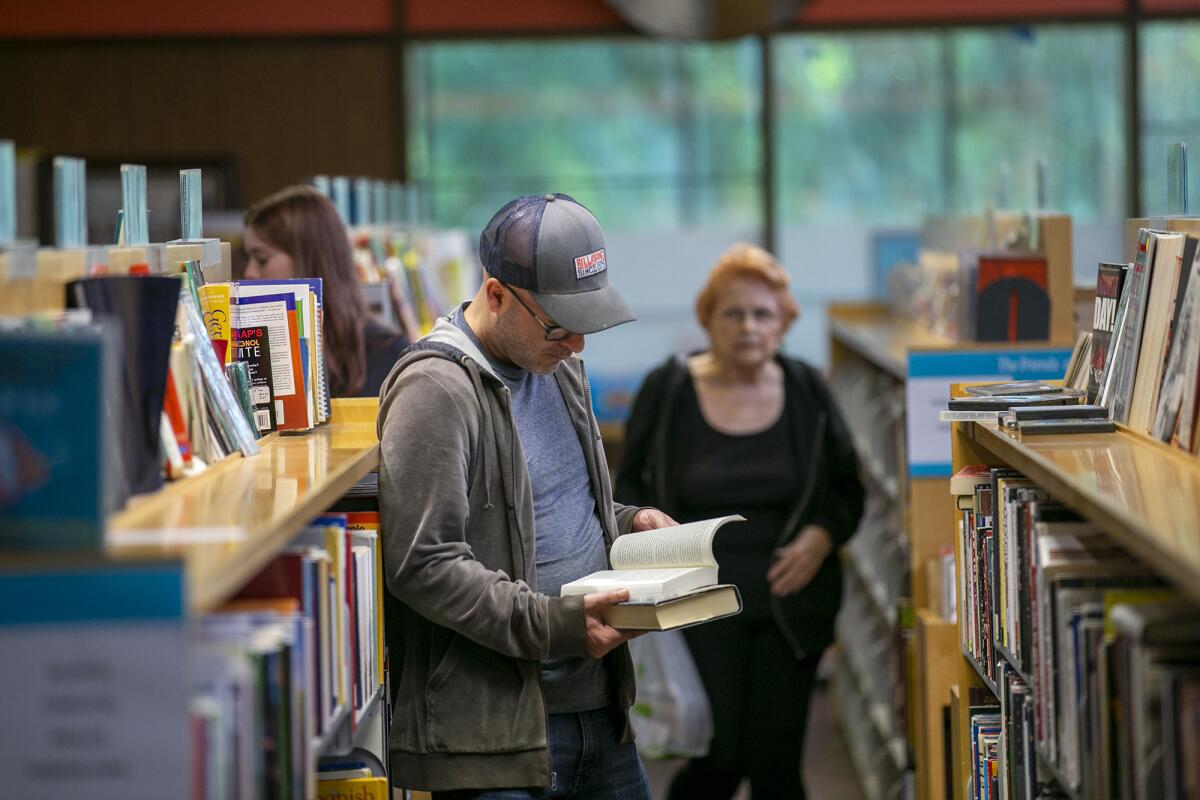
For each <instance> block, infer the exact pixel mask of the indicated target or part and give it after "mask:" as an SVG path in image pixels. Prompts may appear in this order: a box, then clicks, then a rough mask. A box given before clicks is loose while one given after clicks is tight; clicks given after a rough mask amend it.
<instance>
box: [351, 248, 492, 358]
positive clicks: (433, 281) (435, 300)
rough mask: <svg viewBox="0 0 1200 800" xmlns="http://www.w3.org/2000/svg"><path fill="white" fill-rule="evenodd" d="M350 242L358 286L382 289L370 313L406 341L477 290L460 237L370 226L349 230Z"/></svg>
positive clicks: (475, 271)
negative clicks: (401, 334)
mask: <svg viewBox="0 0 1200 800" xmlns="http://www.w3.org/2000/svg"><path fill="white" fill-rule="evenodd" d="M350 239H351V244H352V250H353V254H354V263H355V267H356V270H357V272H358V277H359V280H360V281H361V282H362V283H363V284H365V285H368V286H382V287H383V288H384V291H383V292H380V293H378V299H376V300H374V301H373V302H372V303H371V311H372V313H374V314H376V316H378V317H379V318H380V319H382V320H384V321H385V322H389V323H391V324H393V325H394V326H395V327H397V328H398V329H400V330H401V331H402V332H403V333H404V334H405V335H406V336H408V338H409V339H410V340H413V341H415V340H416V339H418V338H419V337H421V336H423V335H424V334H426V333H428V332H429V331H430V330H431V329H432V328H433V323H434V321H435V320H436V319H437V318H438V317H440V316H442V315H444V314H447V313H449V312H450V311H452V310H453V309H454V307H455V304H456V303H459V302H461V301H463V300H466V299H467V298H469V297H472V296H474V294H475V291H476V289H477V288H478V287H479V281H480V270H479V266H478V259H477V258H475V256H474V255H473V253H472V251H471V246H470V241H469V239H468V237H467V235H466V233H465V232H464V231H461V230H457V229H454V230H413V229H409V228H404V227H399V226H370V227H360V228H355V229H353V230H352V231H351V232H350ZM368 297H369V298H371V297H373V295H371V294H369V295H368Z"/></svg>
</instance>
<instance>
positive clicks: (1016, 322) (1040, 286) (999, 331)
mask: <svg viewBox="0 0 1200 800" xmlns="http://www.w3.org/2000/svg"><path fill="white" fill-rule="evenodd" d="M974 300H975V304H976V309H975V330H974V334H975V336H974V338H975V341H977V342H1025V341H1041V340H1045V339H1049V338H1050V295H1049V293H1048V291H1047V288H1046V259H1045V257H1044V256H1041V255H1038V254H1036V253H981V254H980V256H979V266H978V271H977V275H976V280H975V298H974Z"/></svg>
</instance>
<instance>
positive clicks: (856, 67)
mask: <svg viewBox="0 0 1200 800" xmlns="http://www.w3.org/2000/svg"><path fill="white" fill-rule="evenodd" d="M939 39H940V37H939V35H937V34H933V33H872V34H838V35H803V34H800V35H791V36H780V37H777V38H776V39H775V40H774V43H773V50H772V52H773V56H774V70H775V87H776V95H775V97H776V109H777V111H776V120H777V124H776V128H775V131H774V132H773V135H774V143H775V152H776V154H777V159H778V182H777V185H778V187H779V189H778V204H777V209H778V213H779V222H780V225H781V226H782V227H787V226H789V225H792V224H811V223H815V222H821V221H835V220H836V221H855V220H858V221H867V222H869V223H870V224H890V225H896V224H916V223H918V222H919V221H920V220H921V218H922V217H923V216H924V215H926V214H928V213H930V212H932V211H935V210H938V209H940V208H941V207H942V206H943V200H942V168H941V152H942V147H941V137H942V130H943V128H944V125H943V122H942V119H941V116H942V108H941V99H942V85H943V82H944V77H943V74H942V58H941V51H940V49H939Z"/></svg>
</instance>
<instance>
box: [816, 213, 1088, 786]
mask: <svg viewBox="0 0 1200 800" xmlns="http://www.w3.org/2000/svg"><path fill="white" fill-rule="evenodd" d="M1034 220H1036V223H1037V226H1038V244H1039V248H1040V250H1041V252H1042V253H1043V254H1044V255H1045V256H1046V260H1047V267H1048V276H1049V287H1048V290H1049V293H1050V297H1051V329H1050V330H1051V339H1050V342H1048V343H1041V344H1039V343H1029V342H1022V343H1018V344H1019V345H1020V346H1021V349H1022V350H1026V351H1029V350H1038V349H1044V350H1047V351H1050V350H1055V351H1061V350H1062V349H1063V348H1067V349H1069V348H1070V346H1071V345H1072V344H1073V342H1074V339H1075V333H1074V327H1075V325H1074V319H1073V317H1074V290H1073V287H1072V282H1071V273H1072V268H1073V266H1072V257H1071V252H1072V248H1071V220H1070V217H1067V216H1064V215H1041V216H1038V217H1034ZM1020 222H1021V219H1020V218H1019V217H1018V216H1017V215H1001V216H999V217H996V218H994V219H993V220H992V221H991V223H986V222H985V221H984V220H982V219H980V218H966V219H954V220H952V219H937V220H931V221H930V222H929V223H928V224H927V225H926V227H925V230H924V231H923V234H922V238H923V241H924V242H925V243H926V245H927V246H928V247H929V248H932V249H941V250H943V251H953V250H957V249H958V248H961V247H966V246H969V245H970V244H971V243H973V242H978V241H980V240H981V239H982V234H981V232H982V230H983V228H984V226H985V225H987V224H991V225H992V226H994V227H993V229H992V233H993V234H994V235H996V236H1001V237H1003V236H1004V235H1005V234H1006V233H1007V232H1008V231H1010V230H1012V229H1014V228H1015V226H1017V225H1018V224H1020ZM829 315H830V328H829V330H830V361H829V363H830V371H831V385H832V388H833V391H834V396H835V398H836V400H837V402H838V404H839V408H840V409H841V411H842V413H843V414H844V415H845V416H846V419H847V424H848V426H849V427H850V429H851V430H852V432H853V434H854V436H855V446H856V449H857V451H858V454H859V459H860V462H861V464H860V466H861V473H862V476H863V481H864V484H865V485H866V487H867V492H868V493H867V510H866V513H865V515H864V520H863V523H862V525H861V526H860V528H859V531H858V532H857V533H856V534H855V537H854V538H853V539H852V540H851V541H850V543H849V544H848V545H847V546H846V548H845V549H844V550H843V552H842V560H843V565H844V570H843V571H844V579H843V587H844V588H843V603H842V611H841V615H840V617H839V621H838V631H837V636H838V643H839V650H840V654H841V664H840V666H839V667H838V669H837V672H836V673H835V678H834V689H835V695H836V698H837V703H838V712H839V716H840V718H841V722H842V726H843V728H844V730H845V732H846V736H847V740H848V745H849V750H850V753H851V756H852V758H853V759H854V761H855V766H856V768H857V771H858V773H859V775H860V779H861V782H862V785H863V788H864V791H865V793H866V795H867V797H868V798H870V800H884V798H892V797H918V798H922V799H923V800H942V798H944V797H945V796H946V790H945V785H946V780H945V774H946V771H945V764H946V757H947V750H948V747H949V744H950V743H948V742H946V741H945V721H944V718H945V708H946V705H947V702H948V699H949V696H950V687H951V686H952V685H954V684H955V682H956V681H957V680H958V679H959V673H958V667H959V662H960V661H961V658H956V656H955V654H956V653H957V641H958V640H957V628H956V626H955V624H954V623H953V622H951V621H949V620H946V619H943V618H942V615H941V611H940V608H939V606H940V573H939V572H938V571H937V560H938V559H939V558H940V556H941V554H942V553H944V552H946V550H947V548H953V544H954V537H953V535H952V533H953V520H954V517H953V509H952V507H951V506H950V505H949V504H947V502H946V498H947V497H948V492H949V472H948V471H947V472H946V474H937V475H926V474H920V475H910V473H909V447H908V442H907V437H908V434H907V429H908V428H909V427H910V426H909V425H908V422H909V420H908V419H907V417H908V415H909V414H910V409H908V408H907V407H906V406H907V399H906V395H907V393H908V392H907V390H908V388H909V383H910V380H911V376H910V375H909V362H910V357H911V356H912V355H914V354H921V355H932V356H938V355H944V356H948V357H953V356H956V355H972V354H975V355H983V356H987V355H988V354H996V353H1000V352H1003V351H1004V349H1005V348H1004V347H1003V346H992V345H979V344H973V343H964V344H958V343H955V342H953V341H951V340H949V339H947V338H945V337H943V336H940V335H937V334H934V333H932V332H931V331H929V330H928V329H926V328H925V327H923V326H922V325H920V324H918V323H917V322H915V321H914V320H911V319H907V318H900V317H897V316H894V315H892V314H890V313H889V311H888V309H887V308H886V307H884V306H882V305H878V304H834V305H832V306H831V307H830V309H829ZM1064 367H1065V363H1064ZM918 413H921V414H929V413H931V412H930V411H929V409H924V408H923V409H921V410H920V411H919V412H918ZM934 413H935V412H934Z"/></svg>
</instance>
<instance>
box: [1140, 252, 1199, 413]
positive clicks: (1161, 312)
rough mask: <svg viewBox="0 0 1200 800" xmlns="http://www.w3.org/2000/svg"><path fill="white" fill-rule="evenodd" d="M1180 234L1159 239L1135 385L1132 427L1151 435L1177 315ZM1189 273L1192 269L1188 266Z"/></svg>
mask: <svg viewBox="0 0 1200 800" xmlns="http://www.w3.org/2000/svg"><path fill="white" fill-rule="evenodd" d="M1183 239H1184V237H1183V236H1182V235H1181V234H1175V235H1174V236H1165V235H1160V236H1159V238H1158V247H1157V248H1156V250H1155V252H1154V270H1153V272H1152V273H1151V279H1150V287H1149V289H1150V291H1149V295H1148V296H1147V299H1146V311H1145V323H1144V325H1143V327H1142V345H1141V347H1140V349H1139V355H1138V361H1137V373H1136V377H1135V379H1134V382H1133V397H1132V400H1131V401H1130V406H1129V419H1128V424H1129V427H1131V428H1133V429H1134V430H1137V431H1140V432H1142V433H1147V432H1149V430H1150V428H1151V426H1152V425H1153V424H1154V416H1155V412H1156V411H1157V410H1158V393H1159V388H1160V387H1161V386H1162V374H1163V364H1164V362H1165V361H1166V357H1167V338H1168V333H1169V331H1170V328H1171V316H1172V315H1173V314H1174V313H1175V292H1176V290H1177V289H1178V288H1179V271H1180V256H1181V255H1182V253H1183ZM1188 267H1189V269H1190V268H1191V265H1190V264H1189V265H1188Z"/></svg>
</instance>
